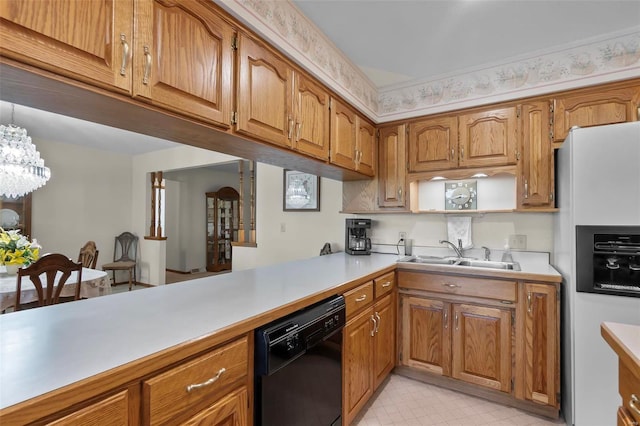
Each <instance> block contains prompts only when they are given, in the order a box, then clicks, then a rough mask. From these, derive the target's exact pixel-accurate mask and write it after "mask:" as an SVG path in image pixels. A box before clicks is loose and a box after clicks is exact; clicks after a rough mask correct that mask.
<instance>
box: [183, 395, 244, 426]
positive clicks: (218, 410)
mask: <svg viewBox="0 0 640 426" xmlns="http://www.w3.org/2000/svg"><path fill="white" fill-rule="evenodd" d="M246 424H247V388H246V387H242V388H240V389H238V390H236V391H234V392H232V393H231V394H229V395H227V396H225V397H224V398H222V399H221V400H219V401H218V402H216V403H215V404H213V405H212V406H211V407H209V408H207V409H205V410H203V411H201V412H200V413H198V414H197V415H195V416H194V417H192V418H190V419H189V420H187V421H186V422H184V423H183V425H185V426H245V425H246Z"/></svg>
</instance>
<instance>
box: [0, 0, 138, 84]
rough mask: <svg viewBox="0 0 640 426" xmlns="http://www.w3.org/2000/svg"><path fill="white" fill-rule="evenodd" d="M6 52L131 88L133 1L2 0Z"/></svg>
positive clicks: (0, 45)
mask: <svg viewBox="0 0 640 426" xmlns="http://www.w3.org/2000/svg"><path fill="white" fill-rule="evenodd" d="M0 19H1V22H0V24H1V25H0V51H1V54H2V55H3V56H7V57H10V58H13V59H15V60H17V61H20V62H25V63H28V64H31V65H34V66H36V67H39V68H43V69H46V70H49V71H52V72H54V73H56V74H61V75H64V76H68V77H71V78H74V79H77V80H81V81H85V82H88V83H91V84H95V85H98V86H101V87H106V88H110V89H116V90H117V91H120V92H126V93H130V92H131V81H132V80H131V68H130V67H129V64H128V61H129V59H130V55H131V53H130V49H132V47H133V0H118V1H111V0H99V1H82V0H51V1H42V0H2V1H0Z"/></svg>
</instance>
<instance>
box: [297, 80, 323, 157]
mask: <svg viewBox="0 0 640 426" xmlns="http://www.w3.org/2000/svg"><path fill="white" fill-rule="evenodd" d="M294 81H295V86H294V89H293V93H294V105H293V110H294V112H295V114H294V115H295V129H294V137H293V139H294V142H293V147H294V149H296V150H298V151H300V152H302V153H304V154H307V155H310V156H312V157H316V158H319V159H322V160H325V161H326V160H328V159H329V124H330V122H331V118H330V117H329V100H330V98H329V92H327V91H326V90H325V89H324V88H323V87H322V86H320V85H319V84H317V83H314V82H313V81H312V80H311V79H310V78H308V77H305V76H304V75H302V74H300V73H295V77H294Z"/></svg>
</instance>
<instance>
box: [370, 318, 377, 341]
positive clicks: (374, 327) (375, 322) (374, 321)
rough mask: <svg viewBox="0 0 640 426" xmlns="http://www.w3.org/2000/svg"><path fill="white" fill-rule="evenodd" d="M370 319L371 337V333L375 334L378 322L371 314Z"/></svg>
mask: <svg viewBox="0 0 640 426" xmlns="http://www.w3.org/2000/svg"><path fill="white" fill-rule="evenodd" d="M371 321H373V328H372V329H371V337H373V335H374V334H376V329H377V328H378V322H377V321H376V319H375V318H374V316H373V315H371Z"/></svg>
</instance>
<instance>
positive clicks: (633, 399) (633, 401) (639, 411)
mask: <svg viewBox="0 0 640 426" xmlns="http://www.w3.org/2000/svg"><path fill="white" fill-rule="evenodd" d="M638 403H640V400H639V399H638V397H637V396H636V394H635V393H632V394H631V399H630V400H629V408H631V410H633V411H635V413H636V414H638V415H640V408H639V407H638V405H636V404H638Z"/></svg>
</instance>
